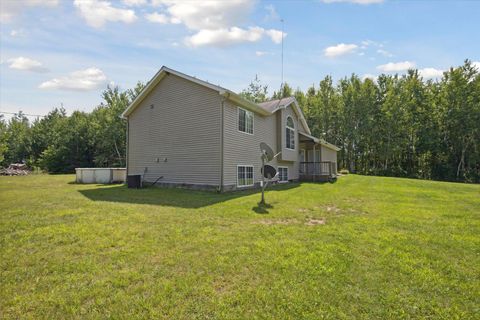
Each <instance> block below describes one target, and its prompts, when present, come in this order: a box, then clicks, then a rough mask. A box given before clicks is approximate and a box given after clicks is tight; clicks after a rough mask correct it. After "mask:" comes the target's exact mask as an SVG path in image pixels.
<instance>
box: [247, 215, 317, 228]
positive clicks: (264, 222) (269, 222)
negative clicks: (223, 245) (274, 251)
mask: <svg viewBox="0 0 480 320" xmlns="http://www.w3.org/2000/svg"><path fill="white" fill-rule="evenodd" d="M253 223H254V224H262V225H265V226H271V225H290V224H304V225H306V226H316V225H323V224H325V223H326V219H325V218H312V217H306V218H305V220H304V221H300V220H297V219H295V218H292V219H289V218H287V219H262V220H260V221H255V222H253Z"/></svg>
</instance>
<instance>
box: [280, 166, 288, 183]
mask: <svg viewBox="0 0 480 320" xmlns="http://www.w3.org/2000/svg"><path fill="white" fill-rule="evenodd" d="M278 181H280V182H288V168H287V167H278Z"/></svg>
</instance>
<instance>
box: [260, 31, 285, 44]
mask: <svg viewBox="0 0 480 320" xmlns="http://www.w3.org/2000/svg"><path fill="white" fill-rule="evenodd" d="M265 34H266V35H267V36H269V37H270V39H272V41H273V42H274V43H276V44H279V43H282V35H283V38H285V37H286V36H287V34H286V33H282V31H280V30H275V29H270V30H265Z"/></svg>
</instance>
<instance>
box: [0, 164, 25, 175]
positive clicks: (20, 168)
mask: <svg viewBox="0 0 480 320" xmlns="http://www.w3.org/2000/svg"><path fill="white" fill-rule="evenodd" d="M29 173H30V170H29V169H28V167H27V165H26V164H23V163H12V164H10V165H9V166H8V167H7V168H3V169H0V176H26V175H27V174H29Z"/></svg>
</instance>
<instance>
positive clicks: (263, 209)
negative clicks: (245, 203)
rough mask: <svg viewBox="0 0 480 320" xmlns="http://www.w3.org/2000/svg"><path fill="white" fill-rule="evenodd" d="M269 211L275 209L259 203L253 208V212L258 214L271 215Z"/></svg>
mask: <svg viewBox="0 0 480 320" xmlns="http://www.w3.org/2000/svg"><path fill="white" fill-rule="evenodd" d="M268 209H273V206H272V205H271V204H268V203H261V202H259V203H258V204H257V206H256V207H253V208H252V210H253V211H254V212H256V213H258V214H267V213H269V211H268Z"/></svg>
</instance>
